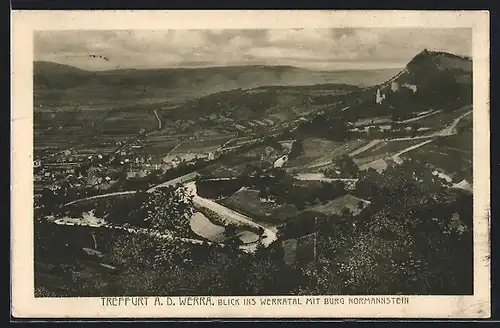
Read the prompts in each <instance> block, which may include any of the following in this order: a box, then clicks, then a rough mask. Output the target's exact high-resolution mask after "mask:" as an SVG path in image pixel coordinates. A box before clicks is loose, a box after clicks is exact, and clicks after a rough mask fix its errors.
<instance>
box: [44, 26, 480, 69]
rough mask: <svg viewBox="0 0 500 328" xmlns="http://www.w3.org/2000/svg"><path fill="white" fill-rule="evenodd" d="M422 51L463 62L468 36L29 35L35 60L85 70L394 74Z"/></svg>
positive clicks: (435, 32)
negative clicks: (282, 68) (242, 68)
mask: <svg viewBox="0 0 500 328" xmlns="http://www.w3.org/2000/svg"><path fill="white" fill-rule="evenodd" d="M423 49H428V50H435V51H446V52H451V53H454V54H457V55H466V56H471V54H472V53H471V52H472V31H471V29H459V28H449V29H446V28H432V29H431V28H428V29H423V28H418V29H414V28H393V29H380V28H370V29H368V28H331V29H326V28H322V29H311V28H302V29H244V30H130V31H111V30H101V31H92V30H80V31H37V32H36V33H35V36H34V59H35V60H44V61H53V62H57V63H61V64H67V65H72V66H76V67H78V68H82V69H87V70H104V69H116V68H122V69H130V68H176V67H205V66H236V65H290V66H297V67H302V68H308V69H315V70H343V69H381V68H400V67H404V66H405V65H406V63H407V62H408V61H410V60H411V59H412V58H413V57H414V56H415V55H416V54H418V53H419V52H420V51H422V50H423ZM90 55H95V58H94V57H92V56H90ZM103 57H106V58H107V59H108V60H104V59H103Z"/></svg>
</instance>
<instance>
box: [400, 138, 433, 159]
mask: <svg viewBox="0 0 500 328" xmlns="http://www.w3.org/2000/svg"><path fill="white" fill-rule="evenodd" d="M434 140H435V139H430V140H426V141H424V142H421V143H419V144H416V145H413V146H410V147H407V148H405V149H403V150H401V151H399V152H398V153H397V154H394V155H392V160H393V161H394V162H396V163H398V164H401V163H403V160H402V159H401V157H399V156H401V155H402V154H404V153H406V152H409V151H411V150H414V149H417V148H420V147H422V146H423V145H427V144H428V143H430V142H432V141H434Z"/></svg>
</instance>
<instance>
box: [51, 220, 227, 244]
mask: <svg viewBox="0 0 500 328" xmlns="http://www.w3.org/2000/svg"><path fill="white" fill-rule="evenodd" d="M51 222H52V223H55V224H57V225H65V226H82V227H90V228H106V229H114V230H122V231H128V232H129V233H132V234H143V235H148V236H153V237H158V238H161V239H168V240H178V241H183V242H187V243H191V244H203V243H205V244H209V245H213V244H214V243H212V242H209V241H205V240H200V239H193V238H183V237H176V236H175V235H174V234H173V233H171V232H168V231H166V232H163V233H162V232H160V231H158V230H153V229H146V228H127V227H121V226H115V225H111V224H109V223H87V222H85V221H83V220H81V219H68V218H63V219H57V220H54V221H51ZM218 245H221V246H224V244H218Z"/></svg>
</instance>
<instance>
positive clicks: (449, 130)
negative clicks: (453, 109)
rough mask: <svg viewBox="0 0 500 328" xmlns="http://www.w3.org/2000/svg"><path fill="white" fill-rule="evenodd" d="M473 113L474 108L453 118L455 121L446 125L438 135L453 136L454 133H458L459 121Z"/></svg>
mask: <svg viewBox="0 0 500 328" xmlns="http://www.w3.org/2000/svg"><path fill="white" fill-rule="evenodd" d="M471 113H472V109H471V110H469V111H467V112H466V113H464V114H462V115H460V116H459V117H457V118H456V119H454V120H453V122H452V123H451V124H450V125H448V126H447V127H445V128H444V129H443V130H441V131H440V132H438V133H437V135H438V136H452V135H454V134H457V131H456V129H457V125H458V123H459V122H460V120H461V119H462V118H464V117H465V116H467V115H469V114H471Z"/></svg>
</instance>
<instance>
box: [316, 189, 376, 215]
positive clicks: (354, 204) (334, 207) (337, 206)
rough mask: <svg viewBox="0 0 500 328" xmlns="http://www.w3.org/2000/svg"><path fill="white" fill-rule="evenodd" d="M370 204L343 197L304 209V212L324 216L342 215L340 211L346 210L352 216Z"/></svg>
mask: <svg viewBox="0 0 500 328" xmlns="http://www.w3.org/2000/svg"><path fill="white" fill-rule="evenodd" d="M369 204H370V203H369V202H367V201H365V200H364V199H361V198H358V197H355V196H352V195H349V194H347V195H344V196H341V197H338V198H336V199H334V200H331V201H329V202H327V203H325V204H320V205H316V206H314V207H311V208H308V209H306V211H314V212H319V213H322V214H326V215H331V214H336V215H340V214H342V211H343V210H344V209H345V208H347V209H349V210H350V211H351V212H352V213H353V214H354V215H357V214H359V213H360V212H361V211H362V210H364V209H365V208H366V207H367V206H368V205H369Z"/></svg>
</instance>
